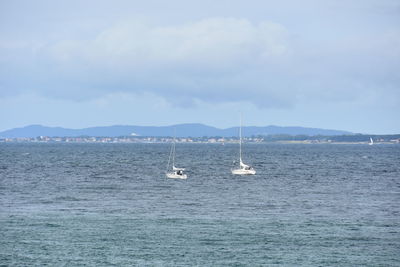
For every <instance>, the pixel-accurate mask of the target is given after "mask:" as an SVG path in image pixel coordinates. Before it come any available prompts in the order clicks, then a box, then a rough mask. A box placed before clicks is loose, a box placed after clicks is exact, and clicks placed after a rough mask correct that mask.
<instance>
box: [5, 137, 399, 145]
mask: <svg viewBox="0 0 400 267" xmlns="http://www.w3.org/2000/svg"><path fill="white" fill-rule="evenodd" d="M370 138H373V141H374V144H400V135H381V136H374V137H370V135H342V136H304V135H297V136H290V135H270V136H253V137H244V138H243V142H246V143H283V144H369V143H370ZM173 140H174V137H170V136H168V137H150V136H120V137H106V136H104V137H98V136H77V137H51V136H38V137H34V138H32V137H16V138H0V142H2V143H171V142H173ZM175 141H176V142H177V143H207V144H221V145H224V144H230V143H238V142H239V139H238V138H237V137H218V136H217V137H206V136H204V137H177V138H175Z"/></svg>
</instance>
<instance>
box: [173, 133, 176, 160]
mask: <svg viewBox="0 0 400 267" xmlns="http://www.w3.org/2000/svg"><path fill="white" fill-rule="evenodd" d="M175 136H176V130H175V133H174V145H173V152H172V167H175Z"/></svg>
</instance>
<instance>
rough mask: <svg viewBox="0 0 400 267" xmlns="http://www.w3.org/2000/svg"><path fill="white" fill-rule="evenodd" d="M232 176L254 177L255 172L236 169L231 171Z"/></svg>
mask: <svg viewBox="0 0 400 267" xmlns="http://www.w3.org/2000/svg"><path fill="white" fill-rule="evenodd" d="M232 174H236V175H254V174H256V171H255V170H253V169H251V170H244V169H236V170H232Z"/></svg>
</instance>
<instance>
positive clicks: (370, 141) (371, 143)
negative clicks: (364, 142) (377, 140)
mask: <svg viewBox="0 0 400 267" xmlns="http://www.w3.org/2000/svg"><path fill="white" fill-rule="evenodd" d="M373 144H374V140H373V139H372V138H371V137H370V138H369V143H368V145H370V146H372V145H373Z"/></svg>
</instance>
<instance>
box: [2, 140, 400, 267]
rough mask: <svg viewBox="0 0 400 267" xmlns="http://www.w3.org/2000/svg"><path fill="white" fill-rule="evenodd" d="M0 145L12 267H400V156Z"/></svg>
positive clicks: (312, 150) (320, 150)
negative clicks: (171, 161) (176, 174)
mask: <svg viewBox="0 0 400 267" xmlns="http://www.w3.org/2000/svg"><path fill="white" fill-rule="evenodd" d="M169 149H170V146H169V144H67V143H66V144H46V143H43V144H35V143H26V144H18V143H2V144H0V266H84V265H86V266H374V267H375V266H400V146H399V145H374V146H368V145H278V144H266V145H265V144H257V145H256V144H245V146H244V161H245V163H249V164H252V165H253V166H254V168H255V169H256V171H257V174H256V175H254V176H233V175H231V173H230V169H231V168H232V161H233V160H235V159H236V160H237V156H238V147H237V145H234V144H227V145H225V146H222V145H214V144H177V147H176V151H177V159H176V160H177V166H178V167H186V168H187V170H188V175H189V177H188V179H187V180H174V179H167V178H166V177H165V174H164V172H165V169H166V165H167V161H168V155H169Z"/></svg>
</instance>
